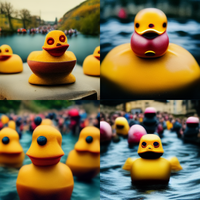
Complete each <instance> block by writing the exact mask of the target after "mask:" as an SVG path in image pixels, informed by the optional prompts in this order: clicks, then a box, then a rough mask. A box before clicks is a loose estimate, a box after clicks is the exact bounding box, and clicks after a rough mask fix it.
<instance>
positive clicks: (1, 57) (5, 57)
mask: <svg viewBox="0 0 200 200" xmlns="http://www.w3.org/2000/svg"><path fill="white" fill-rule="evenodd" d="M10 57H11V55H1V56H0V61H4V60H7V59H8V58H10Z"/></svg>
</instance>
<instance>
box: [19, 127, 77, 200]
mask: <svg viewBox="0 0 200 200" xmlns="http://www.w3.org/2000/svg"><path fill="white" fill-rule="evenodd" d="M61 143H62V136H61V133H60V132H59V131H58V130H57V129H55V128H54V127H52V126H48V125H40V126H38V127H37V128H36V129H35V130H34V132H33V135H32V143H31V146H30V148H29V150H28V151H27V153H26V155H28V156H29V158H30V159H31V161H32V163H31V164H29V165H24V166H23V167H22V168H21V169H20V171H19V174H18V177H17V182H16V185H17V192H18V195H19V198H20V200H27V199H30V200H33V199H34V200H35V199H37V200H47V199H48V200H55V199H56V200H64V199H66V200H69V199H70V197H71V194H72V191H73V187H74V180H73V175H72V172H71V170H70V169H69V167H67V166H66V165H65V164H63V163H61V162H59V161H60V159H61V157H62V156H63V155H64V152H63V150H62V148H61Z"/></svg>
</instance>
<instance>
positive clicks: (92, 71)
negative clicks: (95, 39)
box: [83, 46, 100, 76]
mask: <svg viewBox="0 0 200 200" xmlns="http://www.w3.org/2000/svg"><path fill="white" fill-rule="evenodd" d="M83 73H84V74H87V75H91V76H100V46H98V47H96V48H95V50H94V53H93V55H89V56H87V57H86V58H85V60H84V62H83Z"/></svg>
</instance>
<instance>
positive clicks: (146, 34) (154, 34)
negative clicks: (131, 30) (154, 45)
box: [141, 29, 163, 39]
mask: <svg viewBox="0 0 200 200" xmlns="http://www.w3.org/2000/svg"><path fill="white" fill-rule="evenodd" d="M161 34H163V32H159V31H157V30H155V29H147V30H145V31H143V32H142V34H141V35H142V36H143V37H145V38H146V39H154V38H156V37H158V36H159V35H161Z"/></svg>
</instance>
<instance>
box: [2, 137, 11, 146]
mask: <svg viewBox="0 0 200 200" xmlns="http://www.w3.org/2000/svg"><path fill="white" fill-rule="evenodd" d="M9 141H10V139H9V138H8V137H4V138H3V139H2V142H3V143H4V144H8V143H9Z"/></svg>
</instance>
